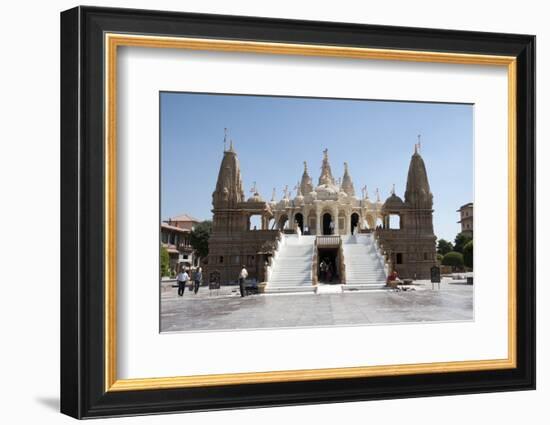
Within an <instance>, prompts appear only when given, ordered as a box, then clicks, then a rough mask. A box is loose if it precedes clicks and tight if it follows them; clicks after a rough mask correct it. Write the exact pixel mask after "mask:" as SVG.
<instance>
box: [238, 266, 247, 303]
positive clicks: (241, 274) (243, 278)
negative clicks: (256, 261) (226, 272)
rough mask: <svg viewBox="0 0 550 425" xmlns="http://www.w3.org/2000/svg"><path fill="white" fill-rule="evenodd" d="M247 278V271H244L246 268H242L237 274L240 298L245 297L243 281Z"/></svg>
mask: <svg viewBox="0 0 550 425" xmlns="http://www.w3.org/2000/svg"><path fill="white" fill-rule="evenodd" d="M247 277H248V271H247V270H246V267H245V266H243V268H242V269H241V272H240V273H239V289H240V291H241V297H244V296H245V293H244V281H245V279H246V278H247Z"/></svg>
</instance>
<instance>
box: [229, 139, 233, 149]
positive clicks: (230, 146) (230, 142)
mask: <svg viewBox="0 0 550 425" xmlns="http://www.w3.org/2000/svg"><path fill="white" fill-rule="evenodd" d="M229 152H233V139H230V140H229Z"/></svg>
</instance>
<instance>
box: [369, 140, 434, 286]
mask: <svg viewBox="0 0 550 425" xmlns="http://www.w3.org/2000/svg"><path fill="white" fill-rule="evenodd" d="M382 211H383V224H382V228H380V229H377V233H378V236H379V240H380V242H381V244H382V247H383V249H384V250H385V251H386V253H387V254H389V255H390V258H391V262H392V265H393V268H394V269H395V270H396V271H397V272H398V274H399V275H400V276H401V277H403V278H412V279H415V278H416V279H428V278H429V277H430V268H431V267H432V266H434V265H435V264H436V251H435V249H436V236H435V235H434V229H433V195H432V193H431V191H430V184H429V182H428V173H427V172H426V166H425V164H424V160H423V159H422V157H421V156H420V153H419V152H418V147H417V146H415V150H414V154H413V155H412V157H411V161H410V163H409V171H408V174H407V186H406V190H405V201H402V200H401V198H399V196H397V195H396V194H395V191H393V190H392V194H391V196H390V197H389V198H388V199H387V200H386V202H385V203H384V205H383V207H382ZM392 217H393V218H394V220H392ZM397 218H398V220H395V219H397ZM392 222H393V226H392ZM396 223H398V224H396Z"/></svg>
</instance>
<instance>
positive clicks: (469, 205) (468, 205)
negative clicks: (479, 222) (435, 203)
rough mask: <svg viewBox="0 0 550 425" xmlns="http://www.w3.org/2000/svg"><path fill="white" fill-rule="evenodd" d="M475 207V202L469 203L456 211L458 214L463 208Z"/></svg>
mask: <svg viewBox="0 0 550 425" xmlns="http://www.w3.org/2000/svg"><path fill="white" fill-rule="evenodd" d="M473 206H474V203H473V202H468V203H467V204H464V205H462V206H461V207H460V208H459V209H458V210H456V212H460V210H461V209H463V208H467V207H473Z"/></svg>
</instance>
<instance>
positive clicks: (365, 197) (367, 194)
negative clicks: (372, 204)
mask: <svg viewBox="0 0 550 425" xmlns="http://www.w3.org/2000/svg"><path fill="white" fill-rule="evenodd" d="M361 193H362V194H363V199H369V193H368V192H367V185H365V186H363V187H362V188H361Z"/></svg>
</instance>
